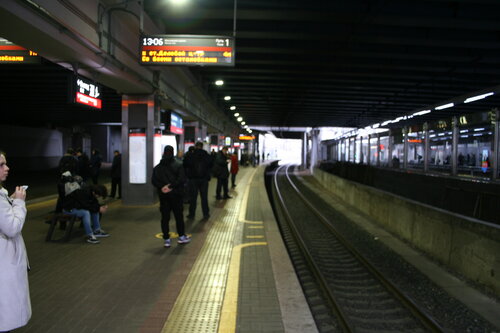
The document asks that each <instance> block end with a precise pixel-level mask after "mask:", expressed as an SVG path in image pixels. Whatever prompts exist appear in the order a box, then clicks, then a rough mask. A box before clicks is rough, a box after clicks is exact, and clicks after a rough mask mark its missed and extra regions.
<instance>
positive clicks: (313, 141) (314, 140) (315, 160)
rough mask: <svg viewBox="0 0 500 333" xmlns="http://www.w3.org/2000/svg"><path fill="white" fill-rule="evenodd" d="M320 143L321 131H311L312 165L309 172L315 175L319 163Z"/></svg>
mask: <svg viewBox="0 0 500 333" xmlns="http://www.w3.org/2000/svg"><path fill="white" fill-rule="evenodd" d="M318 141H319V130H318V129H313V130H312V131H311V165H310V166H309V171H310V172H311V174H312V173H313V170H314V167H315V166H316V164H317V163H318V147H319V144H318Z"/></svg>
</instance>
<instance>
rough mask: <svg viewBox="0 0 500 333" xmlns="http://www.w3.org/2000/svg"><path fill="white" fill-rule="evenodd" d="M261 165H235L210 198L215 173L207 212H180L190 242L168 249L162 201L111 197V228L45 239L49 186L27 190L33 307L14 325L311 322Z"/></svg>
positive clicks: (133, 327)
mask: <svg viewBox="0 0 500 333" xmlns="http://www.w3.org/2000/svg"><path fill="white" fill-rule="evenodd" d="M264 169H265V167H264V166H260V167H257V168H251V167H249V168H241V169H240V172H239V174H238V177H237V187H236V188H234V189H233V190H231V192H230V195H231V196H232V197H233V198H232V199H228V200H215V185H216V181H215V180H214V179H213V180H211V181H210V185H209V205H210V214H211V217H210V219H209V220H208V221H204V220H203V219H202V217H203V215H202V213H201V207H198V210H197V213H196V217H195V219H193V220H186V221H185V222H186V230H187V233H188V234H190V235H191V237H192V241H191V243H189V244H177V242H175V239H173V244H172V247H171V248H169V249H166V248H164V247H163V241H162V237H161V230H160V223H159V221H160V212H159V209H158V208H159V205H158V203H157V204H154V205H149V206H124V205H122V203H121V200H113V201H110V203H109V209H108V212H107V213H106V214H105V215H104V217H103V219H102V227H103V229H104V230H106V231H107V232H109V233H110V234H111V236H110V237H109V238H104V239H101V242H100V244H88V243H86V242H85V241H84V235H83V230H82V229H79V228H75V229H76V230H74V231H73V234H72V237H71V239H70V240H69V241H68V242H46V241H45V237H46V234H47V231H48V228H49V225H48V224H46V223H45V221H46V220H47V218H48V216H49V215H50V211H52V210H53V208H54V207H55V202H56V198H55V195H49V196H43V197H39V198H36V199H34V200H29V201H28V202H27V203H28V216H27V222H26V225H25V227H24V230H23V236H24V239H25V243H26V247H27V251H28V256H29V260H30V264H31V268H32V269H31V271H30V273H29V281H30V291H31V302H32V309H33V316H32V318H31V320H30V322H29V324H28V325H27V326H25V327H23V328H20V329H18V330H16V332H254V333H255V332H315V331H316V326H315V324H314V321H313V319H312V316H311V314H310V311H309V308H308V305H307V302H306V300H305V299H304V296H303V294H302V289H301V287H300V285H299V283H298V281H297V277H296V275H295V272H294V269H293V267H292V265H291V263H290V261H289V257H288V254H287V252H286V249H285V247H284V245H283V242H282V239H281V235H280V233H279V230H278V227H277V224H276V221H275V219H274V215H273V212H272V208H271V206H270V204H269V202H268V198H267V193H266V189H265V185H264V179H263V177H264ZM46 186H48V185H46ZM30 189H31V188H30ZM54 190H55V188H54ZM28 191H29V190H28ZM39 192H40V193H41V192H43V191H39ZM32 193H33V192H32ZM198 206H199V204H198ZM185 214H186V215H187V207H186V209H185ZM170 223H171V231H175V222H174V220H173V218H172V220H171V221H170ZM56 233H62V231H60V230H56ZM173 236H174V237H175V235H173ZM54 237H55V238H57V235H54Z"/></svg>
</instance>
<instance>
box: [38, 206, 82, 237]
mask: <svg viewBox="0 0 500 333" xmlns="http://www.w3.org/2000/svg"><path fill="white" fill-rule="evenodd" d="M81 221H82V220H81V218H79V217H77V216H76V215H73V214H68V213H55V214H54V215H53V216H52V218H51V219H50V226H49V231H47V237H45V241H46V242H61V241H62V242H67V241H68V240H69V238H70V236H71V230H73V225H74V224H75V222H81ZM58 222H59V225H60V226H61V229H64V235H63V237H62V238H60V239H56V240H53V239H52V236H53V234H54V230H55V228H56V225H57V223H58ZM64 225H65V228H64V227H62V226H64Z"/></svg>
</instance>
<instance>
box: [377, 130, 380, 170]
mask: <svg viewBox="0 0 500 333" xmlns="http://www.w3.org/2000/svg"><path fill="white" fill-rule="evenodd" d="M379 167H380V133H377V168H379Z"/></svg>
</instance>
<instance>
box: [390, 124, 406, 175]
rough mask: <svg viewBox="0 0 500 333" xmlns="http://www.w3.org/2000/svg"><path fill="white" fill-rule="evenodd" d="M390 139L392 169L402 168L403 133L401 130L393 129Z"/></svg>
mask: <svg viewBox="0 0 500 333" xmlns="http://www.w3.org/2000/svg"><path fill="white" fill-rule="evenodd" d="M392 139H393V146H392V167H393V168H396V169H399V168H402V167H403V155H404V144H403V132H402V129H401V128H398V129H393V133H392Z"/></svg>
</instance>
